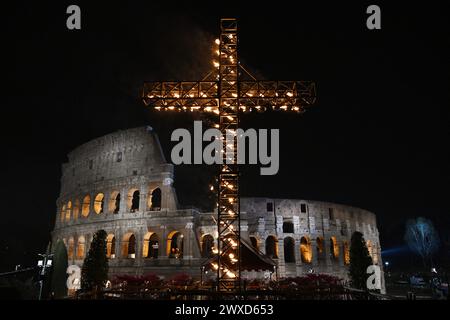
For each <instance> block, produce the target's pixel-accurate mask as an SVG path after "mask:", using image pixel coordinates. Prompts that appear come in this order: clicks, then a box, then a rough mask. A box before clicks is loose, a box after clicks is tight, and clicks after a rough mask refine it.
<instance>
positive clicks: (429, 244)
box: [404, 217, 439, 268]
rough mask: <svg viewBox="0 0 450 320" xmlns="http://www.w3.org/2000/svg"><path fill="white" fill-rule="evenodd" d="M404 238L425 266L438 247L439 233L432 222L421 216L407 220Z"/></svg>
mask: <svg viewBox="0 0 450 320" xmlns="http://www.w3.org/2000/svg"><path fill="white" fill-rule="evenodd" d="M404 239H405V242H406V243H407V244H408V246H409V248H410V249H411V251H413V252H414V253H416V254H418V255H419V256H420V257H421V258H422V262H423V266H424V267H425V268H426V267H427V260H428V259H431V258H432V256H433V254H434V253H435V252H436V251H437V250H438V249H439V235H438V233H437V231H436V229H435V228H434V226H433V223H432V222H431V221H430V220H428V219H425V218H423V217H418V218H417V219H410V220H408V221H407V222H406V232H405V238H404ZM431 264H432V261H431Z"/></svg>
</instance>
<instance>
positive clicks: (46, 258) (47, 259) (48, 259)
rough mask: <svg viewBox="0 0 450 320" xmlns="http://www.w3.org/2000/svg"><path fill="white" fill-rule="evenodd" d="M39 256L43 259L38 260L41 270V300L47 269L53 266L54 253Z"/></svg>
mask: <svg viewBox="0 0 450 320" xmlns="http://www.w3.org/2000/svg"><path fill="white" fill-rule="evenodd" d="M38 256H40V257H41V258H42V259H39V260H38V264H37V265H38V267H39V268H40V272H39V276H40V280H39V284H40V287H39V300H41V299H42V288H43V287H44V279H45V275H46V273H47V269H48V268H50V267H51V266H52V262H53V260H52V258H53V254H38Z"/></svg>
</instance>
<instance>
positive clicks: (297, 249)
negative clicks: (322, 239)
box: [294, 239, 303, 276]
mask: <svg viewBox="0 0 450 320" xmlns="http://www.w3.org/2000/svg"><path fill="white" fill-rule="evenodd" d="M294 241H295V245H294V255H295V269H296V273H297V276H300V275H301V274H302V273H303V262H302V257H301V254H300V239H295V240H294Z"/></svg>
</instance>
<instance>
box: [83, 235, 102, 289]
mask: <svg viewBox="0 0 450 320" xmlns="http://www.w3.org/2000/svg"><path fill="white" fill-rule="evenodd" d="M106 237H107V234H106V232H105V231H104V230H99V231H97V232H96V233H95V234H94V238H93V239H92V243H91V246H90V248H89V252H88V254H87V256H86V258H85V259H84V262H83V267H82V268H81V289H82V290H83V291H92V290H95V291H96V292H98V291H99V290H100V289H101V288H103V287H104V286H105V284H106V281H107V280H108V258H107V257H106Z"/></svg>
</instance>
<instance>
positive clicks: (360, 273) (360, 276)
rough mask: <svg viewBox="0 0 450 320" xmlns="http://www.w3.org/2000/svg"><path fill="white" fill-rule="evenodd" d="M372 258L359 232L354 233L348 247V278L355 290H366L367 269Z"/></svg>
mask: <svg viewBox="0 0 450 320" xmlns="http://www.w3.org/2000/svg"><path fill="white" fill-rule="evenodd" d="M372 264H373V262H372V258H371V257H370V254H369V250H368V249H367V246H366V241H365V240H364V236H363V234H362V233H361V232H354V233H353V235H352V239H351V245H350V268H349V273H350V278H351V281H352V286H353V287H354V288H357V289H366V288H367V287H366V281H367V278H368V274H367V273H366V271H367V267H368V266H370V265H372Z"/></svg>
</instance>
